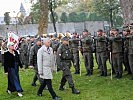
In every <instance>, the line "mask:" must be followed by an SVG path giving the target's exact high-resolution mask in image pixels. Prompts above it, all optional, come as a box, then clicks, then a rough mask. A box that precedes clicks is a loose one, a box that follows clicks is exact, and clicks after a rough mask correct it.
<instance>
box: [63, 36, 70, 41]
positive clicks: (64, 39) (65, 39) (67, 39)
mask: <svg viewBox="0 0 133 100" xmlns="http://www.w3.org/2000/svg"><path fill="white" fill-rule="evenodd" d="M61 40H62V41H69V38H68V37H67V36H65V37H63V38H62V39H61Z"/></svg>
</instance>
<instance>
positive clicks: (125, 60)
mask: <svg viewBox="0 0 133 100" xmlns="http://www.w3.org/2000/svg"><path fill="white" fill-rule="evenodd" d="M129 35H130V30H129V29H124V30H123V41H124V46H123V47H124V48H123V49H124V54H123V56H124V59H123V64H124V66H125V69H126V70H127V71H128V74H131V70H130V66H129V59H128V45H129V40H128V38H127V37H128V36H129Z"/></svg>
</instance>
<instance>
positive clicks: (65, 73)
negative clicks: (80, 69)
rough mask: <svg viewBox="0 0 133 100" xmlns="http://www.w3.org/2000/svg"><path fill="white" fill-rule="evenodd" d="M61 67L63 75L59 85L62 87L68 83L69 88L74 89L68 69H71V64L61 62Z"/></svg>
mask: <svg viewBox="0 0 133 100" xmlns="http://www.w3.org/2000/svg"><path fill="white" fill-rule="evenodd" d="M61 63H62V64H61V65H62V66H63V69H62V71H63V74H62V79H61V85H62V86H64V85H65V83H66V82H67V81H68V84H69V87H70V88H72V87H74V83H73V80H72V74H71V72H70V67H71V62H61Z"/></svg>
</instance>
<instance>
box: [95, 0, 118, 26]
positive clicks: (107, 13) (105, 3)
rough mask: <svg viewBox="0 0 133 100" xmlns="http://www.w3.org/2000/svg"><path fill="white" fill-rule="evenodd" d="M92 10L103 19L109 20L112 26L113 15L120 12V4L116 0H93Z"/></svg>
mask: <svg viewBox="0 0 133 100" xmlns="http://www.w3.org/2000/svg"><path fill="white" fill-rule="evenodd" d="M92 4H93V10H94V12H96V13H97V14H99V15H100V16H102V17H103V18H104V19H108V20H109V21H110V26H111V27H113V26H114V20H113V16H117V15H118V13H119V12H120V4H119V1H118V0H93V2H92Z"/></svg>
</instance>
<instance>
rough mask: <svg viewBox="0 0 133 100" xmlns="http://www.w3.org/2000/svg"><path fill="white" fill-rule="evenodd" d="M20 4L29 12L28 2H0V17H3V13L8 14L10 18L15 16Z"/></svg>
mask: <svg viewBox="0 0 133 100" xmlns="http://www.w3.org/2000/svg"><path fill="white" fill-rule="evenodd" d="M21 2H22V3H23V5H24V8H25V9H26V10H27V11H29V8H30V7H29V4H28V0H0V17H3V16H4V13H5V12H10V16H16V15H17V13H18V12H19V8H20V5H21ZM14 11H15V13H14Z"/></svg>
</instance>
